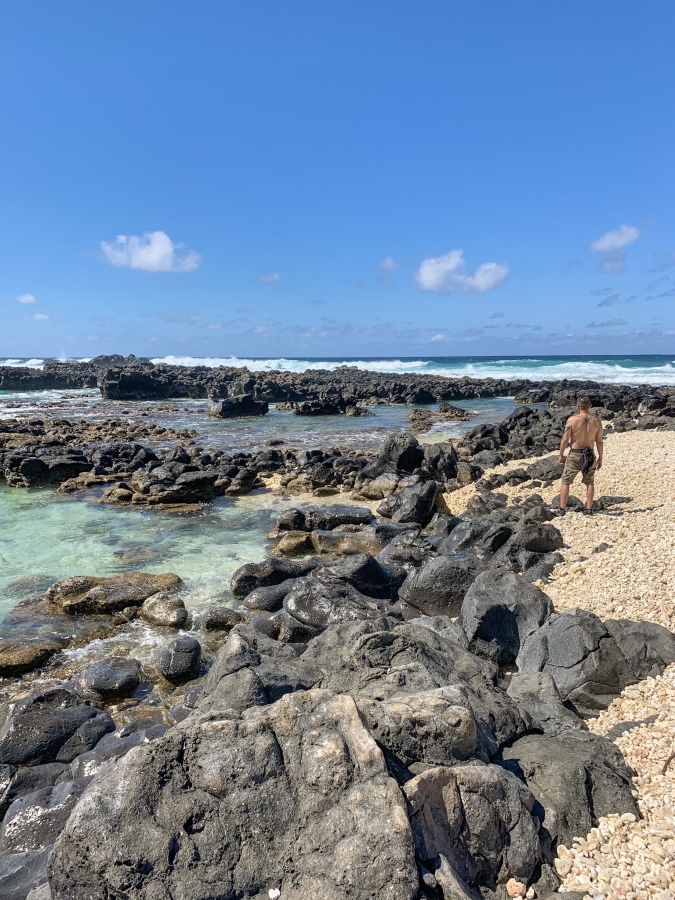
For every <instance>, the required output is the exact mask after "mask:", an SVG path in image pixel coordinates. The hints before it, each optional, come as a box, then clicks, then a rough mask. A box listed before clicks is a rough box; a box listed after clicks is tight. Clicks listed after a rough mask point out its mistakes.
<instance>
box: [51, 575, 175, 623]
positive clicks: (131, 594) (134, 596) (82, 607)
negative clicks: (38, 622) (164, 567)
mask: <svg viewBox="0 0 675 900" xmlns="http://www.w3.org/2000/svg"><path fill="white" fill-rule="evenodd" d="M180 583H181V580H180V578H179V577H178V576H177V575H174V574H172V573H170V572H169V573H166V574H164V575H149V574H147V573H145V572H127V573H125V574H123V575H113V576H112V577H110V578H99V577H95V576H90V575H74V576H72V577H71V578H65V579H64V580H63V581H57V582H56V584H53V585H52V586H51V587H50V588H49V590H48V591H47V594H46V597H47V600H48V602H49V604H50V605H51V606H53V607H55V608H56V609H59V610H61V611H62V612H64V613H67V614H68V615H78V614H81V613H89V614H101V613H112V612H116V611H118V610H122V609H124V608H125V607H127V606H141V605H142V604H143V602H144V601H145V600H147V599H148V597H152V595H153V594H158V593H160V592H163V591H170V590H171V589H172V588H175V587H177V586H178V585H179V584H180Z"/></svg>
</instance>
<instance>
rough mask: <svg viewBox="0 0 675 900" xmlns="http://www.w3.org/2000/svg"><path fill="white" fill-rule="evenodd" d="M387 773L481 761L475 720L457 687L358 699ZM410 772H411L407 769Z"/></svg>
mask: <svg viewBox="0 0 675 900" xmlns="http://www.w3.org/2000/svg"><path fill="white" fill-rule="evenodd" d="M356 702H357V705H358V707H359V709H360V711H361V713H362V715H363V717H364V718H365V720H366V722H367V724H368V728H369V730H370V733H371V734H372V736H373V737H374V738H375V740H376V741H377V742H378V744H379V745H380V747H382V749H383V750H384V753H385V756H386V758H387V762H388V765H389V769H390V771H392V770H395V769H396V767H397V766H398V767H403V768H404V769H407V770H410V771H414V770H415V768H416V765H417V764H418V763H422V764H423V766H422V767H423V768H424V767H425V766H450V765H453V764H454V763H456V762H463V761H465V760H468V759H474V758H480V757H481V756H482V755H483V754H482V751H481V749H480V747H479V744H478V736H477V725H476V718H475V716H474V714H473V711H472V709H471V707H470V704H469V701H468V696H467V692H466V691H465V690H464V689H462V688H461V687H458V686H456V685H451V686H447V687H442V688H436V690H433V691H423V692H422V693H420V694H406V695H405V696H402V697H393V698H391V699H389V700H371V699H366V698H360V699H357V701H356ZM411 767H412V769H411Z"/></svg>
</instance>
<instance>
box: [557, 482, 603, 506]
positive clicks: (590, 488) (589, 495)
mask: <svg viewBox="0 0 675 900" xmlns="http://www.w3.org/2000/svg"><path fill="white" fill-rule="evenodd" d="M567 493H568V494H569V488H568V489H567ZM594 496H595V485H593V484H587V485H586V509H593V497H594ZM560 502H561V503H562V490H561V491H560ZM565 505H567V504H565Z"/></svg>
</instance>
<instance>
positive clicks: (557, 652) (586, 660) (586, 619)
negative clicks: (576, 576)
mask: <svg viewBox="0 0 675 900" xmlns="http://www.w3.org/2000/svg"><path fill="white" fill-rule="evenodd" d="M611 628H612V630H611V631H610V628H609V625H606V624H604V623H603V622H601V620H600V619H599V618H598V617H597V616H595V615H594V614H593V613H591V612H588V611H586V610H581V609H569V610H566V611H565V612H564V613H560V614H558V613H554V614H553V615H552V616H550V618H549V619H548V620H547V621H546V622H545V623H544V624H543V625H542V627H541V628H539V629H538V630H537V631H535V632H534V633H533V634H532V635H531V636H530V637H529V638H527V640H526V641H525V642H524V643H523V645H522V646H521V650H520V654H519V656H518V659H517V661H516V663H517V665H518V670H519V671H520V672H521V673H526V674H527V673H534V672H548V673H549V674H550V675H551V676H552V677H553V679H554V681H555V683H556V686H557V688H558V690H559V692H560V696H561V697H562V699H563V701H565V702H566V703H567V704H568V705H569V704H572V705H573V707H574V709H575V710H576V711H577V712H578V713H579V714H580V715H582V716H593V715H597V712H598V710H601V709H606V708H607V706H609V704H610V703H611V702H612V700H613V699H614V698H615V697H616V696H617V695H618V694H620V693H621V691H622V690H623V689H624V688H625V687H627V686H628V685H629V684H633V683H634V682H637V681H641V680H642V679H643V678H645V677H646V674H647V673H649V674H650V675H655V674H658V673H660V672H662V671H663V670H664V669H665V667H666V665H668V664H669V663H670V662H671V661H673V652H674V649H675V635H673V634H672V633H671V632H669V631H668V630H667V629H665V628H662V627H661V626H659V625H654V624H653V623H650V624H649V626H648V627H645V623H632V622H612V624H611ZM615 634H616V635H617V637H618V639H619V642H620V643H619V642H617V639H616V638H615V637H614V635H615ZM641 636H642V637H641ZM645 638H646V640H645ZM624 651H625V652H624ZM664 656H665V658H664Z"/></svg>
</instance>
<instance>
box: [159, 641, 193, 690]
mask: <svg viewBox="0 0 675 900" xmlns="http://www.w3.org/2000/svg"><path fill="white" fill-rule="evenodd" d="M201 659H202V648H201V645H200V643H199V641H198V640H197V639H196V638H193V637H190V635H189V634H182V635H181V636H180V637H177V638H176V640H175V641H171V643H170V644H169V646H168V647H167V648H166V649H165V650H162V652H161V653H160V654H159V658H158V660H157V670H158V671H159V673H160V674H161V675H163V676H164V678H166V679H167V681H172V682H174V683H176V684H180V682H182V681H188V680H189V679H191V678H195V677H196V676H197V675H198V674H199V666H200V663H201Z"/></svg>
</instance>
